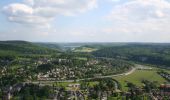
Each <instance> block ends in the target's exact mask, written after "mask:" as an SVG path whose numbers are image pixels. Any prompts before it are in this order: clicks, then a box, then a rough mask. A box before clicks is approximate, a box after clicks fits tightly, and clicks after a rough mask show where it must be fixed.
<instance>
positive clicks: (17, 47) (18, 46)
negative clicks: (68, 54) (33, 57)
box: [0, 41, 58, 54]
mask: <svg viewBox="0 0 170 100" xmlns="http://www.w3.org/2000/svg"><path fill="white" fill-rule="evenodd" d="M0 52H1V53H2V52H13V53H20V54H48V53H54V52H58V51H57V50H52V49H49V48H45V47H41V46H39V45H36V44H34V43H31V42H26V41H0Z"/></svg>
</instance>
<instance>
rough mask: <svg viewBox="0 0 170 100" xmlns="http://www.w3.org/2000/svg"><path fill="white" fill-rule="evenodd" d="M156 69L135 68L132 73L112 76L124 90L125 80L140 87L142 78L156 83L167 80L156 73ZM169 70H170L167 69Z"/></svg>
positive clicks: (125, 87)
mask: <svg viewBox="0 0 170 100" xmlns="http://www.w3.org/2000/svg"><path fill="white" fill-rule="evenodd" d="M157 71H158V69H153V70H136V71H135V72H134V73H132V74H130V75H127V76H118V77H114V79H116V80H117V81H119V82H120V84H121V86H122V90H124V91H126V90H127V89H128V88H127V82H131V83H134V84H135V85H137V86H139V87H141V86H142V85H143V83H142V82H141V81H142V80H149V81H152V82H154V81H155V82H157V83H158V85H159V84H162V83H165V82H167V81H166V80H165V79H164V78H162V77H161V76H160V75H158V74H157ZM169 72H170V71H169Z"/></svg>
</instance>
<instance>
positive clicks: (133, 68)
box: [27, 67, 136, 84]
mask: <svg viewBox="0 0 170 100" xmlns="http://www.w3.org/2000/svg"><path fill="white" fill-rule="evenodd" d="M135 70H136V67H132V68H131V70H129V71H128V72H125V73H121V74H114V75H108V76H100V77H98V78H112V77H118V76H127V75H129V74H132V73H133V72H134V71H135ZM92 79H96V77H94V78H85V79H77V80H62V81H34V82H27V83H33V84H39V83H41V84H51V83H54V82H68V83H70V82H75V81H76V82H79V81H83V80H92Z"/></svg>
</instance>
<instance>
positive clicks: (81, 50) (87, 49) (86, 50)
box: [74, 47, 97, 52]
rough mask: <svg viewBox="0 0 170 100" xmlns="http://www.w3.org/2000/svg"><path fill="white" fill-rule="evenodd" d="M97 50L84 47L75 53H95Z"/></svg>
mask: <svg viewBox="0 0 170 100" xmlns="http://www.w3.org/2000/svg"><path fill="white" fill-rule="evenodd" d="M96 50H97V49H95V48H88V47H82V48H76V49H75V50H74V52H93V51H96Z"/></svg>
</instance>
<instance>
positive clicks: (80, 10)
mask: <svg viewBox="0 0 170 100" xmlns="http://www.w3.org/2000/svg"><path fill="white" fill-rule="evenodd" d="M0 40H26V41H34V42H35V41H36V42H170V0H0Z"/></svg>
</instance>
